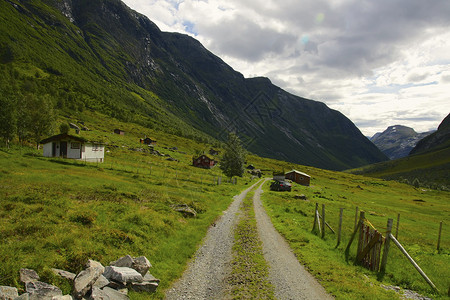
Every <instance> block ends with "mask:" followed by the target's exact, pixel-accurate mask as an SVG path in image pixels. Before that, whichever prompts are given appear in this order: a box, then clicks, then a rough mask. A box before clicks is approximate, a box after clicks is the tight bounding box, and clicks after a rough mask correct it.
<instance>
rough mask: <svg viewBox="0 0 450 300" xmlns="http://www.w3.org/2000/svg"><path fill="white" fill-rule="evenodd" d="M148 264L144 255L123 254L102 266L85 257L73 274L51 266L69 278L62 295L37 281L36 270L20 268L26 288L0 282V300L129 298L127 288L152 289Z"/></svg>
mask: <svg viewBox="0 0 450 300" xmlns="http://www.w3.org/2000/svg"><path fill="white" fill-rule="evenodd" d="M151 267H152V265H151V263H150V261H149V260H148V259H147V258H146V257H145V256H139V257H131V256H130V255H127V256H124V257H121V258H119V259H118V260H116V261H114V262H111V263H110V266H107V267H106V268H105V267H103V266H102V264H101V263H99V262H97V261H94V260H89V261H88V262H87V264H86V265H85V268H84V270H82V271H81V272H79V273H78V274H76V275H75V274H74V273H71V272H68V271H65V270H60V269H52V271H53V272H54V273H55V274H56V275H58V276H61V277H62V278H64V279H66V280H69V281H73V291H72V296H71V295H63V293H62V291H61V290H60V289H59V288H58V287H56V286H54V285H50V284H48V283H45V282H41V281H39V279H40V277H39V275H38V274H37V272H36V271H34V270H31V269H21V270H20V280H21V281H22V282H23V283H24V284H25V291H26V292H25V293H23V294H22V295H20V296H19V294H18V290H17V288H15V287H8V286H0V300H47V299H48V300H72V299H86V300H104V299H114V300H122V299H129V298H128V295H127V294H128V290H129V289H131V290H133V291H136V292H148V293H153V292H155V291H156V289H157V288H158V285H159V279H156V278H155V277H154V276H153V275H152V274H150V273H148V270H149V269H150V268H151Z"/></svg>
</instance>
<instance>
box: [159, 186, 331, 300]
mask: <svg viewBox="0 0 450 300" xmlns="http://www.w3.org/2000/svg"><path fill="white" fill-rule="evenodd" d="M262 182H264V181H259V182H258V183H256V184H254V185H252V186H251V187H250V188H248V189H246V190H245V191H243V192H242V193H241V194H240V195H238V196H235V197H234V199H235V200H234V201H233V203H232V204H231V205H230V206H229V207H228V209H227V210H226V211H225V212H224V214H223V216H222V217H221V218H220V219H219V220H218V221H217V222H216V224H215V226H212V227H211V228H210V229H209V230H208V233H207V236H206V237H205V239H204V242H203V244H202V246H201V247H200V248H199V249H198V250H197V253H196V255H195V259H193V260H192V261H191V262H190V263H189V266H188V268H187V270H186V271H185V272H184V274H183V276H182V277H181V278H180V280H178V281H177V282H176V283H175V284H174V286H173V287H172V288H171V289H169V290H168V291H167V293H166V299H169V300H171V299H174V300H175V299H227V298H229V295H228V294H227V292H228V290H229V287H228V286H227V281H226V278H227V276H228V275H229V274H230V272H231V264H230V263H231V260H232V246H233V243H234V234H233V229H234V226H235V224H236V223H237V221H238V218H239V217H238V214H237V212H238V211H239V206H240V204H241V202H242V200H243V199H244V198H245V196H246V195H247V192H248V191H250V190H251V189H252V188H253V187H255V186H256V185H257V184H261V183H262ZM261 185H262V184H261ZM261 185H260V186H259V187H258V189H257V190H256V192H255V196H254V198H253V201H254V207H255V217H256V220H257V224H258V232H259V236H260V238H261V241H262V243H263V252H264V258H265V259H266V261H267V263H268V265H269V266H270V281H271V282H272V284H273V285H274V286H275V296H276V298H277V299H332V297H331V296H330V295H328V294H327V293H326V292H325V290H324V289H323V287H322V286H321V285H320V284H319V283H318V282H317V281H316V280H315V279H314V278H313V277H312V276H311V275H310V274H309V273H308V272H307V271H306V270H305V269H304V268H303V267H302V266H301V265H300V263H299V262H298V261H297V259H296V257H295V256H294V254H293V253H292V251H291V250H290V248H289V246H288V244H287V243H286V241H285V240H284V239H283V238H282V237H281V236H280V234H279V233H278V232H277V231H276V230H275V228H274V227H273V225H272V223H271V222H270V219H269V217H268V216H267V214H266V213H265V210H264V208H263V207H262V204H261V201H260V194H261Z"/></svg>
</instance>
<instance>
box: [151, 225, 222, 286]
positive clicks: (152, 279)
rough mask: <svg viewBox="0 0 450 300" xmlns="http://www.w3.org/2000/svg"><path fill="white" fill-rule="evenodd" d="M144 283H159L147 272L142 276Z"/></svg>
mask: <svg viewBox="0 0 450 300" xmlns="http://www.w3.org/2000/svg"><path fill="white" fill-rule="evenodd" d="M214 226H215V223H214ZM144 281H147V282H156V283H159V282H160V280H159V279H156V277H155V276H153V275H152V274H150V273H148V272H147V274H145V276H144Z"/></svg>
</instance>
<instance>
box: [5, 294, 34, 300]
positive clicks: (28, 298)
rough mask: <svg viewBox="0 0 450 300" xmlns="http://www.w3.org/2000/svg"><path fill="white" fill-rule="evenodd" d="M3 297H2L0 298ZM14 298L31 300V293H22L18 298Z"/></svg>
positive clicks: (15, 299) (16, 299)
mask: <svg viewBox="0 0 450 300" xmlns="http://www.w3.org/2000/svg"><path fill="white" fill-rule="evenodd" d="M0 299H1V298H0ZM14 300H30V294H28V293H23V294H22V295H20V296H19V297H17V298H14Z"/></svg>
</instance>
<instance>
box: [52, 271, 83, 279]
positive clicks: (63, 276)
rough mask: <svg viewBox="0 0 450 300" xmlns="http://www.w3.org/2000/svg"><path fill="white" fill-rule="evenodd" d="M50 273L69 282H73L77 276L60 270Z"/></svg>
mask: <svg viewBox="0 0 450 300" xmlns="http://www.w3.org/2000/svg"><path fill="white" fill-rule="evenodd" d="M52 271H53V273H55V274H56V275H59V276H61V277H62V278H65V279H68V280H71V281H73V280H74V279H75V277H76V276H77V274H75V273H71V272H67V271H64V270H60V269H52Z"/></svg>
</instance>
